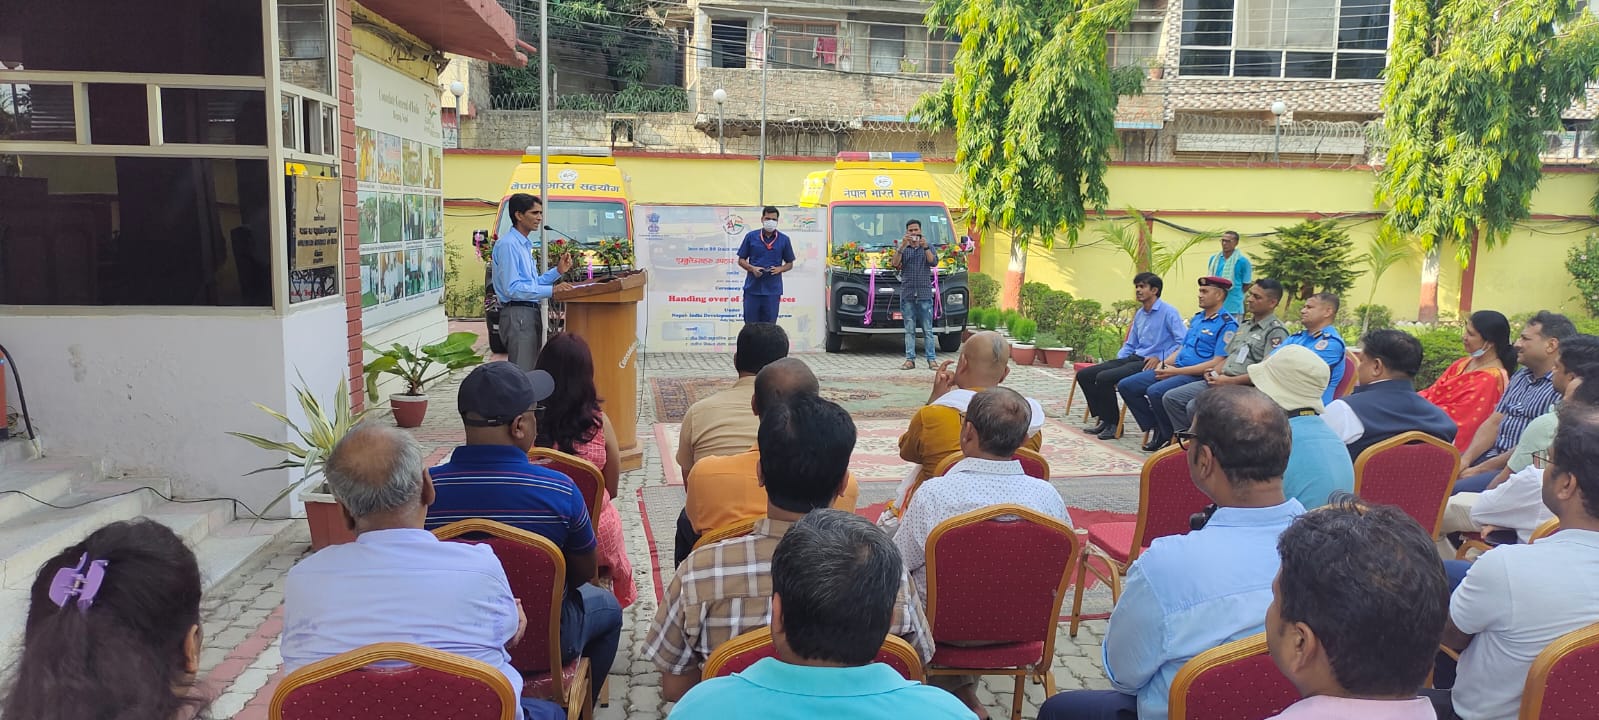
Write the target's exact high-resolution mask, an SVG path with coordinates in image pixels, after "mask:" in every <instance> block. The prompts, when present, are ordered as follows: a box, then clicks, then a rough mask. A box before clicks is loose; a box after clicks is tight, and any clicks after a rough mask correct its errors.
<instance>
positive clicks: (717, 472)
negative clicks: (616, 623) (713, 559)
mask: <svg viewBox="0 0 1599 720" xmlns="http://www.w3.org/2000/svg"><path fill="white" fill-rule="evenodd" d="M821 390H822V387H821V383H820V382H818V381H817V380H816V373H813V372H811V368H810V366H809V365H806V364H805V362H804V361H803V360H800V359H799V358H792V357H790V358H783V359H781V360H776V361H773V362H771V363H769V364H767V365H766V367H764V368H761V371H760V372H759V373H756V375H755V394H754V395H753V396H752V397H751V398H750V410H751V411H752V412H754V414H755V418H756V424H759V422H760V417H761V413H762V412H764V411H765V409H766V408H769V407H774V406H776V405H777V404H778V403H781V402H782V401H783V400H785V399H787V398H790V397H794V396H797V395H813V396H814V395H819V394H820V393H821ZM760 460H761V453H760V450H759V449H758V448H757V447H753V446H752V447H751V448H750V450H749V452H744V453H739V454H737V455H727V456H722V457H715V456H713V457H708V458H705V459H703V460H701V461H699V462H697V463H695V464H694V469H693V470H690V471H689V474H688V478H687V479H686V480H685V481H684V483H683V485H684V490H685V491H686V492H687V493H688V498H687V499H686V500H685V502H684V507H683V514H684V516H685V517H687V519H688V525H689V526H690V527H689V528H684V527H683V525H682V524H681V523H679V525H678V532H677V543H676V546H675V547H673V548H672V555H673V558H674V560H675V561H676V563H677V564H679V565H681V564H682V563H683V560H684V559H685V558H687V557H688V555H689V553H690V552H692V551H693V550H694V543H696V542H698V541H699V538H700V536H701V535H704V534H705V533H706V532H708V531H711V530H715V529H716V528H719V527H723V526H726V525H732V524H733V523H736V522H739V521H742V520H748V519H750V518H756V517H761V516H762V515H765V514H766V504H767V502H766V488H765V487H764V486H762V485H761V482H760V479H759V478H758V477H757V476H756V473H755V468H756V467H757V466H758V465H760ZM860 492H861V489H860V486H859V485H857V484H856V483H855V478H854V476H852V475H848V474H846V475H845V485H844V493H843V494H842V495H840V496H839V497H838V500H837V501H835V502H834V503H833V507H835V508H838V509H840V510H849V511H851V512H853V511H854V510H855V501H856V499H857V498H858V497H860Z"/></svg>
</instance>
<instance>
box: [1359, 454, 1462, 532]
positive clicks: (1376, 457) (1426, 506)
mask: <svg viewBox="0 0 1599 720" xmlns="http://www.w3.org/2000/svg"><path fill="white" fill-rule="evenodd" d="M1459 474H1460V451H1459V450H1456V449H1455V446H1454V445H1452V444H1450V443H1446V442H1444V441H1442V440H1439V439H1438V438H1435V437H1433V436H1431V435H1428V434H1427V433H1423V432H1416V431H1411V432H1407V433H1400V434H1398V435H1395V436H1393V437H1391V438H1388V439H1387V440H1384V441H1382V442H1380V443H1377V444H1376V445H1372V446H1371V447H1369V448H1366V450H1365V452H1362V453H1360V457H1358V458H1355V494H1356V495H1359V496H1360V499H1362V500H1364V501H1366V502H1368V503H1375V504H1381V505H1397V506H1398V507H1399V509H1401V510H1404V511H1405V514H1406V515H1409V516H1410V517H1412V518H1414V519H1415V520H1416V522H1418V523H1420V524H1421V528H1422V529H1423V530H1426V531H1427V533H1428V534H1429V535H1431V536H1433V537H1435V538H1436V537H1438V529H1439V528H1440V527H1442V526H1443V519H1444V507H1445V506H1446V505H1448V503H1449V493H1450V492H1451V491H1453V490H1454V488H1455V479H1456V477H1457V476H1458V475H1459Z"/></svg>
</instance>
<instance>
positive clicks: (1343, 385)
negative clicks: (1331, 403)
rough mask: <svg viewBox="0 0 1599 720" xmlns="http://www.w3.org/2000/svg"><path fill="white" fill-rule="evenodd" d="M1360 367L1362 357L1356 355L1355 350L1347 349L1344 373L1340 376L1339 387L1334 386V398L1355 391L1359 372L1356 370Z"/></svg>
mask: <svg viewBox="0 0 1599 720" xmlns="http://www.w3.org/2000/svg"><path fill="white" fill-rule="evenodd" d="M1359 367H1360V358H1357V357H1355V354H1354V353H1353V352H1350V351H1349V350H1345V351H1344V364H1343V372H1344V374H1343V375H1341V376H1339V377H1338V387H1336V388H1333V399H1335V400H1336V399H1338V398H1341V397H1343V396H1345V395H1348V394H1349V393H1351V392H1353V391H1354V389H1355V376H1356V375H1357V374H1358V373H1356V372H1355V370H1356V368H1359Z"/></svg>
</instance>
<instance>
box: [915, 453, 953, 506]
mask: <svg viewBox="0 0 1599 720" xmlns="http://www.w3.org/2000/svg"><path fill="white" fill-rule="evenodd" d="M965 459H966V456H965V455H962V454H960V453H958V452H954V453H950V454H949V455H946V456H944V459H943V460H940V461H938V466H937V467H935V468H933V477H944V476H945V475H948V474H949V469H950V468H952V467H955V463H958V462H960V461H962V460H965ZM920 485H921V483H917V486H920ZM915 490H916V489H915V488H911V491H912V492H915ZM905 504H906V505H909V504H910V496H909V495H907V496H906V502H905Z"/></svg>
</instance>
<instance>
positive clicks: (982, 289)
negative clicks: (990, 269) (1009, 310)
mask: <svg viewBox="0 0 1599 720" xmlns="http://www.w3.org/2000/svg"><path fill="white" fill-rule="evenodd" d="M966 289H967V290H970V291H972V307H994V305H995V303H996V301H998V300H999V281H998V280H995V279H994V278H991V277H989V276H987V275H984V274H982V273H969V274H967V276H966Z"/></svg>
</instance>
